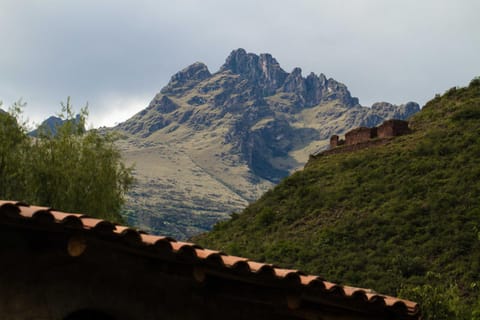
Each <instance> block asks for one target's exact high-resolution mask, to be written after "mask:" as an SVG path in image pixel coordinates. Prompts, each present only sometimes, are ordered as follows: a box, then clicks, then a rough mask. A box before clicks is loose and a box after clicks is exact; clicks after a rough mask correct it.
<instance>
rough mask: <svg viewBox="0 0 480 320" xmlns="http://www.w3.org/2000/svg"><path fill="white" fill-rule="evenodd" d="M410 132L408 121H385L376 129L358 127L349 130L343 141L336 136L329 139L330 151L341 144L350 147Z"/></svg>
mask: <svg viewBox="0 0 480 320" xmlns="http://www.w3.org/2000/svg"><path fill="white" fill-rule="evenodd" d="M410 132H411V130H410V128H409V127H408V121H404V120H387V121H384V122H383V123H382V124H381V125H380V126H378V127H373V128H367V127H360V128H356V129H353V130H350V131H348V132H347V133H346V134H345V140H343V139H340V138H339V136H338V135H333V136H332V137H331V138H330V149H333V148H336V147H338V146H341V145H343V144H345V145H347V146H352V145H356V144H363V143H366V142H369V141H370V140H372V139H374V138H380V139H384V138H390V137H396V136H401V135H404V134H408V133H410Z"/></svg>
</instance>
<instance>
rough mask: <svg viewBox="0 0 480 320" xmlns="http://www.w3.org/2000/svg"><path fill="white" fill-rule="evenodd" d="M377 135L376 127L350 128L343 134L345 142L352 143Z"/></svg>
mask: <svg viewBox="0 0 480 320" xmlns="http://www.w3.org/2000/svg"><path fill="white" fill-rule="evenodd" d="M376 136H377V128H366V127H360V128H357V129H353V130H350V131H349V132H347V133H346V134H345V144H346V145H353V144H357V143H362V142H366V141H368V140H370V139H373V138H375V137H376Z"/></svg>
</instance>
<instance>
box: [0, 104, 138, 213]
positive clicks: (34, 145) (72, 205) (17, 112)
mask: <svg viewBox="0 0 480 320" xmlns="http://www.w3.org/2000/svg"><path fill="white" fill-rule="evenodd" d="M23 106H24V104H22V103H21V102H19V103H16V104H14V106H12V108H10V110H9V113H0V199H11V200H22V201H26V202H28V203H32V204H36V205H43V206H48V207H54V208H55V209H57V210H63V211H67V212H85V213H88V214H91V215H94V216H97V217H101V218H105V219H109V220H114V221H121V220H122V218H121V215H120V210H121V208H122V204H123V202H124V196H125V193H126V191H127V189H128V187H129V186H130V185H131V184H132V181H133V179H132V174H131V168H127V167H125V165H124V164H123V162H122V159H121V156H120V153H119V151H118V150H117V148H116V147H115V145H114V144H113V139H112V137H111V136H109V135H101V134H99V133H98V132H97V131H95V130H89V131H86V130H85V119H86V115H87V111H86V108H84V109H82V111H81V113H80V116H79V117H78V116H77V117H75V116H74V112H73V109H72V106H71V104H70V99H68V100H67V103H66V104H62V115H61V118H62V119H63V120H64V121H63V124H62V125H61V126H60V127H58V128H56V131H55V132H56V133H55V135H53V134H52V131H51V130H42V128H40V130H39V131H38V137H37V138H30V137H29V136H28V135H27V132H26V127H25V123H22V122H21V121H20V118H21V109H22V107H23Z"/></svg>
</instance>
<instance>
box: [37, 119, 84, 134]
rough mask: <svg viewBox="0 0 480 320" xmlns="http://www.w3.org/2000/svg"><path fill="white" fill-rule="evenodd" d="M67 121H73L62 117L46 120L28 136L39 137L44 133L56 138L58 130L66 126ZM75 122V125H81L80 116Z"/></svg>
mask: <svg viewBox="0 0 480 320" xmlns="http://www.w3.org/2000/svg"><path fill="white" fill-rule="evenodd" d="M67 121H71V120H64V119H62V118H60V117H55V116H51V117H49V118H48V119H46V120H44V121H43V122H42V123H41V124H40V125H39V126H38V128H37V129H35V130H32V131H30V132H29V133H28V135H29V136H31V137H37V136H38V134H40V133H42V134H47V135H52V136H55V135H56V134H57V128H59V127H61V126H62V125H64V124H65V122H67ZM73 122H74V124H75V125H78V124H80V122H81V119H80V115H79V114H78V115H77V116H76V118H75V120H73ZM83 131H85V128H84V127H83Z"/></svg>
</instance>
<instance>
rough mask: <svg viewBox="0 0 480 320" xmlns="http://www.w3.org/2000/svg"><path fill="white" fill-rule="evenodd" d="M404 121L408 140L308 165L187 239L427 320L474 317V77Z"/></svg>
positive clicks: (478, 151) (479, 165)
mask: <svg viewBox="0 0 480 320" xmlns="http://www.w3.org/2000/svg"><path fill="white" fill-rule="evenodd" d="M410 121H411V122H410V123H411V127H412V128H413V130H414V131H413V133H412V134H410V135H407V136H402V137H397V138H395V139H394V140H392V141H391V142H390V143H389V144H387V145H384V146H381V147H376V148H370V149H364V150H361V151H357V152H354V153H345V154H337V155H329V156H321V157H317V158H316V159H311V160H310V161H309V163H308V164H307V165H306V167H305V169H304V170H303V171H300V172H297V173H295V174H293V175H291V176H290V177H288V178H286V179H284V180H283V181H282V182H281V183H280V184H279V185H278V186H277V187H275V188H274V189H273V190H271V191H269V192H267V193H266V194H265V195H264V196H263V197H262V198H261V199H260V200H258V201H257V202H255V203H254V204H252V205H250V206H249V207H248V208H247V209H245V210H244V211H243V212H242V213H241V214H234V215H233V216H232V219H231V220H229V221H226V222H222V223H219V224H217V225H216V226H215V228H214V230H213V231H212V232H210V233H208V234H204V235H202V236H200V237H198V238H196V239H195V241H196V242H198V243H199V244H201V245H204V246H207V247H209V248H217V249H220V250H224V251H226V252H228V253H230V254H235V255H242V256H247V257H250V258H253V259H258V260H261V261H268V262H271V263H276V264H278V265H281V266H284V267H292V268H297V269H300V270H302V271H305V272H307V273H313V274H318V275H321V276H323V277H324V278H325V279H328V280H330V281H335V282H339V283H344V284H350V285H354V286H360V287H367V288H374V289H375V290H377V291H378V292H381V293H385V294H392V295H400V296H403V297H405V298H410V299H414V300H420V302H421V303H423V305H424V310H425V318H427V319H428V318H430V319H444V318H445V319H448V318H451V317H454V316H456V317H458V318H466V319H470V318H472V319H473V318H475V316H472V309H477V310H480V308H479V306H480V304H479V302H478V301H479V296H480V292H479V291H480V238H479V230H480V79H479V78H476V79H474V80H473V81H472V82H471V83H470V85H469V86H468V87H467V88H461V89H455V88H452V89H450V90H449V91H448V92H446V93H445V94H444V95H442V96H437V97H435V98H434V99H433V100H431V101H430V102H428V103H427V104H426V106H425V107H424V108H423V109H422V111H421V112H419V113H418V114H416V115H415V116H413V118H411V119H410ZM474 313H475V312H474ZM435 314H437V316H435ZM477 316H480V315H477ZM475 319H477V318H475Z"/></svg>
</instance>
